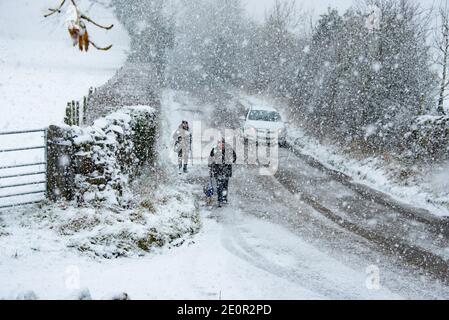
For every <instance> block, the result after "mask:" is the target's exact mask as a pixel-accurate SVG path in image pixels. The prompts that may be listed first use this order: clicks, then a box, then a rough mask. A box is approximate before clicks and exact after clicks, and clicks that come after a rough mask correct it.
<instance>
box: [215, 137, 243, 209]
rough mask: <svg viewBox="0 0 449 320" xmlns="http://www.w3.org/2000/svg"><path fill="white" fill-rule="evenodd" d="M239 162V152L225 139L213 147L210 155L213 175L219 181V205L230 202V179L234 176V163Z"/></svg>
mask: <svg viewBox="0 0 449 320" xmlns="http://www.w3.org/2000/svg"><path fill="white" fill-rule="evenodd" d="M236 162H237V154H236V153H235V151H234V150H233V149H232V147H231V146H230V145H229V144H227V143H226V142H225V140H224V139H222V140H220V141H219V142H218V145H217V146H216V147H214V148H213V149H212V151H211V152H210V156H209V168H210V173H211V176H212V177H214V178H215V179H216V181H217V194H218V206H219V207H221V206H222V205H223V203H227V202H228V187H229V179H230V178H231V177H232V165H233V164H235V163H236Z"/></svg>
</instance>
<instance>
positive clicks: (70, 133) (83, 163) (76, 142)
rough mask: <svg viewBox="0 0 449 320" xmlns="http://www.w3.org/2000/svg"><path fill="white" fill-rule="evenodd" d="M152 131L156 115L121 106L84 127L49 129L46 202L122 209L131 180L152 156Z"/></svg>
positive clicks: (151, 109) (127, 195)
mask: <svg viewBox="0 0 449 320" xmlns="http://www.w3.org/2000/svg"><path fill="white" fill-rule="evenodd" d="M157 131H158V130H157V112H156V110H155V109H153V108H151V107H146V106H137V107H124V108H121V109H120V110H118V111H116V112H114V113H111V114H110V115H108V116H106V117H104V118H100V119H98V120H96V121H94V123H93V125H92V126H89V127H85V128H80V127H76V126H62V127H57V126H50V128H49V130H48V172H47V173H48V183H47V190H48V196H49V198H50V200H52V201H58V200H61V199H64V200H67V201H76V202H77V203H78V204H79V205H83V204H101V203H105V202H106V203H108V204H111V205H119V206H122V207H126V206H127V205H128V204H129V201H130V199H129V197H130V195H131V193H130V192H127V191H128V189H129V183H130V181H131V180H132V179H133V177H135V176H136V175H137V174H138V171H139V168H141V167H142V166H143V165H146V164H147V163H150V162H151V161H152V160H153V158H154V156H155V154H154V145H155V140H156V134H157Z"/></svg>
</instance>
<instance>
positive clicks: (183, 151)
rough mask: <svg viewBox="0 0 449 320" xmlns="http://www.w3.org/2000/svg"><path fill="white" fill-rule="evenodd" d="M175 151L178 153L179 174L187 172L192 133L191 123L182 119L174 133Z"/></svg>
mask: <svg viewBox="0 0 449 320" xmlns="http://www.w3.org/2000/svg"><path fill="white" fill-rule="evenodd" d="M173 140H174V151H175V152H176V153H177V154H178V164H179V174H181V173H182V171H183V172H184V173H187V166H188V162H189V156H190V152H191V151H192V133H191V132H190V127H189V123H188V122H187V121H182V123H181V124H180V125H179V127H178V129H177V130H176V131H175V132H174V133H173Z"/></svg>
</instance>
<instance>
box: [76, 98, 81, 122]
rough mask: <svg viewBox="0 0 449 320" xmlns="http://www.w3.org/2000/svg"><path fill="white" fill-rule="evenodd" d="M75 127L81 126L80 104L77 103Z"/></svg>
mask: <svg viewBox="0 0 449 320" xmlns="http://www.w3.org/2000/svg"><path fill="white" fill-rule="evenodd" d="M75 125H77V126H79V125H80V102H79V101H77V102H76V113H75Z"/></svg>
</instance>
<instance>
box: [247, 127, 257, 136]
mask: <svg viewBox="0 0 449 320" xmlns="http://www.w3.org/2000/svg"><path fill="white" fill-rule="evenodd" d="M246 131H247V133H248V134H252V135H255V134H256V128H251V127H250V128H246Z"/></svg>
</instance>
